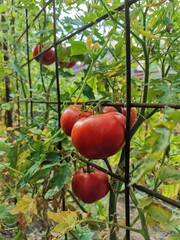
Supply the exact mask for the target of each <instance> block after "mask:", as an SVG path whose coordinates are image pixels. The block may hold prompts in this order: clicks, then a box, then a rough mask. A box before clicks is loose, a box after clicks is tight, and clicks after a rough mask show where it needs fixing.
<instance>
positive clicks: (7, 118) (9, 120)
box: [1, 13, 12, 127]
mask: <svg viewBox="0 0 180 240" xmlns="http://www.w3.org/2000/svg"><path fill="white" fill-rule="evenodd" d="M1 21H2V22H3V23H5V21H6V19H5V17H4V15H3V13H2V16H1ZM3 32H4V30H3ZM2 49H3V50H4V52H5V54H4V61H5V62H6V61H8V60H9V57H8V53H7V52H8V46H7V42H6V40H5V39H4V41H3V43H2ZM9 83H10V80H9V76H7V75H6V76H5V93H6V95H5V99H6V103H8V102H9V101H10V100H11V99H10V88H9ZM5 125H6V127H12V113H11V110H6V112H5Z"/></svg>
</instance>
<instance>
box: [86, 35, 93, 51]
mask: <svg viewBox="0 0 180 240" xmlns="http://www.w3.org/2000/svg"><path fill="white" fill-rule="evenodd" d="M86 46H87V48H88V49H91V46H92V38H91V36H88V37H87V41H86Z"/></svg>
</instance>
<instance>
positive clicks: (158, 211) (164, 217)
mask: <svg viewBox="0 0 180 240" xmlns="http://www.w3.org/2000/svg"><path fill="white" fill-rule="evenodd" d="M144 209H145V211H146V212H147V213H148V214H149V216H151V218H152V219H153V220H154V221H156V222H158V223H161V222H169V221H170V218H171V216H172V213H171V211H170V210H169V209H168V208H167V207H165V206H162V205H161V204H160V203H158V202H153V203H151V204H150V205H148V206H147V207H145V208H144Z"/></svg>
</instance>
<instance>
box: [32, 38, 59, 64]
mask: <svg viewBox="0 0 180 240" xmlns="http://www.w3.org/2000/svg"><path fill="white" fill-rule="evenodd" d="M45 49H46V48H45V46H44V43H42V44H41V45H39V44H35V45H34V47H33V49H32V54H33V57H35V60H36V61H37V62H41V59H42V64H44V65H51V64H52V63H53V62H54V61H55V52H54V51H53V50H52V49H49V50H48V51H47V52H45V53H43V54H42V56H39V57H36V56H37V55H38V54H40V52H42V51H44V50H45Z"/></svg>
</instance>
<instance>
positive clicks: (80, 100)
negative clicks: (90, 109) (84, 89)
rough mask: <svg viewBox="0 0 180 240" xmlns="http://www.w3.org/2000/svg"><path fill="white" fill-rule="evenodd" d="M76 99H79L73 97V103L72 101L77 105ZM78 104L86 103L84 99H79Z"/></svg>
mask: <svg viewBox="0 0 180 240" xmlns="http://www.w3.org/2000/svg"><path fill="white" fill-rule="evenodd" d="M76 99H77V98H75V97H72V98H71V101H72V102H73V103H75V102H76ZM78 102H80V103H82V102H84V99H83V98H79V100H78Z"/></svg>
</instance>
